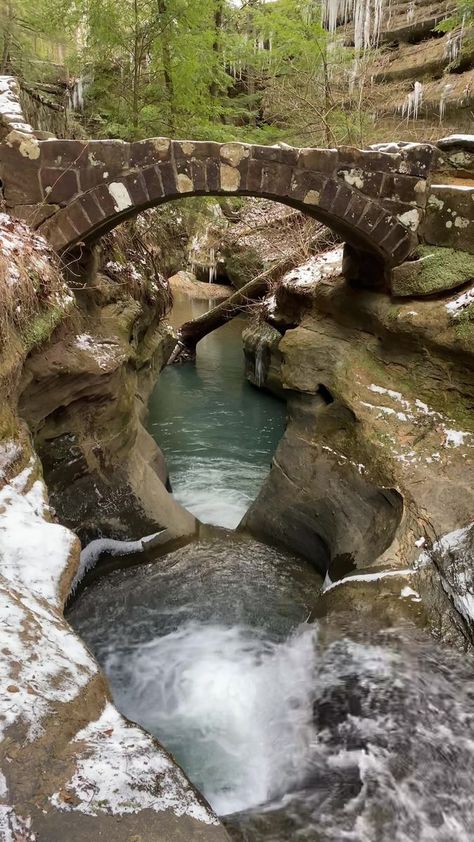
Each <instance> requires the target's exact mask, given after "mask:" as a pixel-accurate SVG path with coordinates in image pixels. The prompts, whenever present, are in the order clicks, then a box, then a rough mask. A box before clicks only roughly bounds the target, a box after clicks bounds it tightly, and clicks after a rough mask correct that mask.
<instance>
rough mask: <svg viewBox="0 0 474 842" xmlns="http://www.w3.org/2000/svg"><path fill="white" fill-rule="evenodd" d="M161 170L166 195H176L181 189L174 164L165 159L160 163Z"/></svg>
mask: <svg viewBox="0 0 474 842" xmlns="http://www.w3.org/2000/svg"><path fill="white" fill-rule="evenodd" d="M159 171H160V175H161V181H162V183H163V190H164V195H165V196H176V195H178V194H179V190H178V188H177V185H176V176H175V171H174V167H173V164H172V163H171V162H170V161H163V162H162V163H161V164H159Z"/></svg>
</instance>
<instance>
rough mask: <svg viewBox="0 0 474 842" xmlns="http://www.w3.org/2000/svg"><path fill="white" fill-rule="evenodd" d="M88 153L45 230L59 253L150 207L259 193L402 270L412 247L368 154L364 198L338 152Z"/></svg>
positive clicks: (150, 146)
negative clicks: (384, 195) (66, 197)
mask: <svg viewBox="0 0 474 842" xmlns="http://www.w3.org/2000/svg"><path fill="white" fill-rule="evenodd" d="M125 147H126V148H127V150H128V151H127V152H125ZM88 149H89V150H90V151H88V154H87V155H86V156H83V157H84V160H83V163H82V164H78V166H77V169H76V172H75V173H74V179H72V178H71V173H70V171H68V172H66V171H65V173H64V176H65V177H66V176H67V177H68V179H69V180H70V181H71V188H68V189H70V193H71V196H70V199H69V200H67V201H65V200H64V198H63V204H64V206H63V207H62V208H60V209H59V210H57V211H56V213H54V214H53V215H52V216H51V217H50V218H49V219H48V220H47V221H46V222H44V223H43V224H42V225H41V226H40V229H39V230H40V231H41V233H43V234H44V235H45V236H46V237H47V238H48V239H49V241H50V242H51V244H52V245H53V247H54V248H55V249H56V250H57V251H58V252H64V251H67V250H68V249H70V248H71V247H73V246H74V245H76V244H77V243H79V242H85V243H88V242H92V241H94V240H95V239H97V238H98V237H100V236H101V235H102V234H104V233H106V232H108V231H110V230H111V229H112V228H114V227H115V226H116V225H118V224H119V223H120V222H123V221H124V220H126V219H128V218H130V217H131V216H134V215H136V214H138V213H140V212H141V211H143V210H146V209H147V208H150V207H155V206H157V205H160V204H163V203H164V202H168V201H171V200H175V199H179V198H183V197H186V196H207V195H216V196H219V195H225V196H256V197H262V198H267V199H273V200H274V201H277V202H281V203H283V204H287V205H290V206H291V207H294V208H297V209H298V210H300V211H302V212H304V213H306V214H309V215H310V216H313V217H315V218H316V219H318V220H319V221H320V222H322V223H324V224H325V225H327V226H328V227H329V228H331V229H332V230H334V231H335V232H336V233H337V234H339V235H340V236H341V237H342V238H343V239H344V240H345V241H346V242H348V243H350V244H351V245H353V246H355V247H356V248H358V249H361V250H362V251H366V252H371V253H374V254H376V255H377V256H378V257H379V258H381V259H382V261H383V262H384V263H385V264H386V265H387V266H393V265H397V264H399V263H401V262H402V261H403V260H405V258H406V257H407V256H408V254H409V253H410V252H411V251H412V250H413V248H414V246H415V245H416V237H415V236H414V234H413V232H412V231H411V230H410V229H409V227H407V226H406V225H404V224H402V222H401V221H400V220H399V218H398V217H397V216H396V215H395V214H394V213H392V212H390V210H388V209H387V208H386V207H384V204H383V199H382V198H381V196H380V191H381V188H382V185H383V183H384V181H385V179H386V174H385V173H384V172H383V171H382V172H380V171H377V170H376V167H375V166H374V165H375V164H377V162H378V163H379V165H380V160H379V159H380V158H381V157H383V156H381V153H376V152H370V151H369V152H367V153H359V154H361V155H364V154H365V155H368V156H369V157H368V159H367V162H366V164H367V166H368V170H369V177H368V179H367V188H368V192H367V193H366V192H364V190H363V189H362V188H363V187H364V184H365V181H364V179H363V178H362V176H356V177H353V176H349V177H346V178H345V177H344V175H341V170H340V166H341V160H340V158H339V159H338V150H325V149H296V148H281V147H275V146H251V145H247V144H241V143H226V144H219V143H213V142H193V141H171V140H168V139H166V138H155V139H153V140H147V141H139V142H137V143H132V144H119V145H117V142H114V141H103V142H101V141H92V142H90V143H89V144H88ZM355 151H356V152H358V150H355ZM97 153H99V155H97ZM125 159H126V160H125ZM391 163H392V166H393V162H391ZM371 165H372V168H373V172H370V167H371ZM348 172H351V171H350V170H342V173H348ZM357 172H359V170H358V171H357ZM402 178H403V176H402ZM58 179H59V182H57V183H56V184H53V186H52V187H49V191H48V185H45V186H44V190H45V192H46V194H47V196H48V201H50V202H54V199H55V198H58V197H59V198H60V197H61V195H62V194H61V192H60V191H61V174H59V176H58ZM412 180H414V179H412ZM58 183H59V190H58V186H57V184H58ZM375 183H378V184H379V191H375V190H374V184H375ZM367 188H366V189H367ZM55 191H56V193H57V196H55ZM66 192H67V191H66ZM63 193H64V185H63ZM374 193H376V196H375V197H374V195H373V194H374Z"/></svg>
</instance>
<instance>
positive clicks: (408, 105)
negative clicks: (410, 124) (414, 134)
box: [402, 82, 423, 120]
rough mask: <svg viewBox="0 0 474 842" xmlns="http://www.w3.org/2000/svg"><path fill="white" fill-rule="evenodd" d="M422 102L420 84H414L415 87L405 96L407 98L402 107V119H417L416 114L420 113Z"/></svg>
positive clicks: (421, 86)
mask: <svg viewBox="0 0 474 842" xmlns="http://www.w3.org/2000/svg"><path fill="white" fill-rule="evenodd" d="M422 102H423V85H422V83H421V82H415V86H414V88H413V90H412V91H410V93H409V94H407V98H406V100H405V102H404V103H403V106H402V117H406V118H407V120H409V119H410V118H412V119H413V120H417V119H418V114H419V111H420V107H421V103H422Z"/></svg>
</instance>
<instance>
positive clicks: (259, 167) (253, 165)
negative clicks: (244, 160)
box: [247, 159, 263, 196]
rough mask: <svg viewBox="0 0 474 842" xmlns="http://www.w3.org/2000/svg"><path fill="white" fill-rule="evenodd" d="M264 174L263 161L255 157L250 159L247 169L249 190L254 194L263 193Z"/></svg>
mask: <svg viewBox="0 0 474 842" xmlns="http://www.w3.org/2000/svg"><path fill="white" fill-rule="evenodd" d="M262 176H263V163H262V161H261V160H255V159H252V160H250V161H249V165H248V171H247V190H248V191H249V193H252V194H253V195H254V196H258V195H259V194H260V193H261V183H262Z"/></svg>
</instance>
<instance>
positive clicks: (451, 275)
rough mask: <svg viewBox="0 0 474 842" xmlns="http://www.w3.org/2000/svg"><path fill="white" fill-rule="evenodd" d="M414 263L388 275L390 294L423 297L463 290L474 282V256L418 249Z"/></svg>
mask: <svg viewBox="0 0 474 842" xmlns="http://www.w3.org/2000/svg"><path fill="white" fill-rule="evenodd" d="M416 255H417V259H415V260H409V261H407V262H405V263H402V264H401V265H400V266H396V267H395V268H394V269H392V272H391V280H390V284H391V289H392V294H393V295H396V296H417V297H419V296H426V295H434V294H436V293H440V292H445V291H448V290H451V289H456V287H460V286H463V285H464V284H466V283H468V282H470V281H471V282H472V281H473V280H474V256H473V255H472V254H469V253H468V252H465V251H457V250H456V249H451V248H436V247H434V246H420V247H419V248H418V249H417V251H416Z"/></svg>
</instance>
